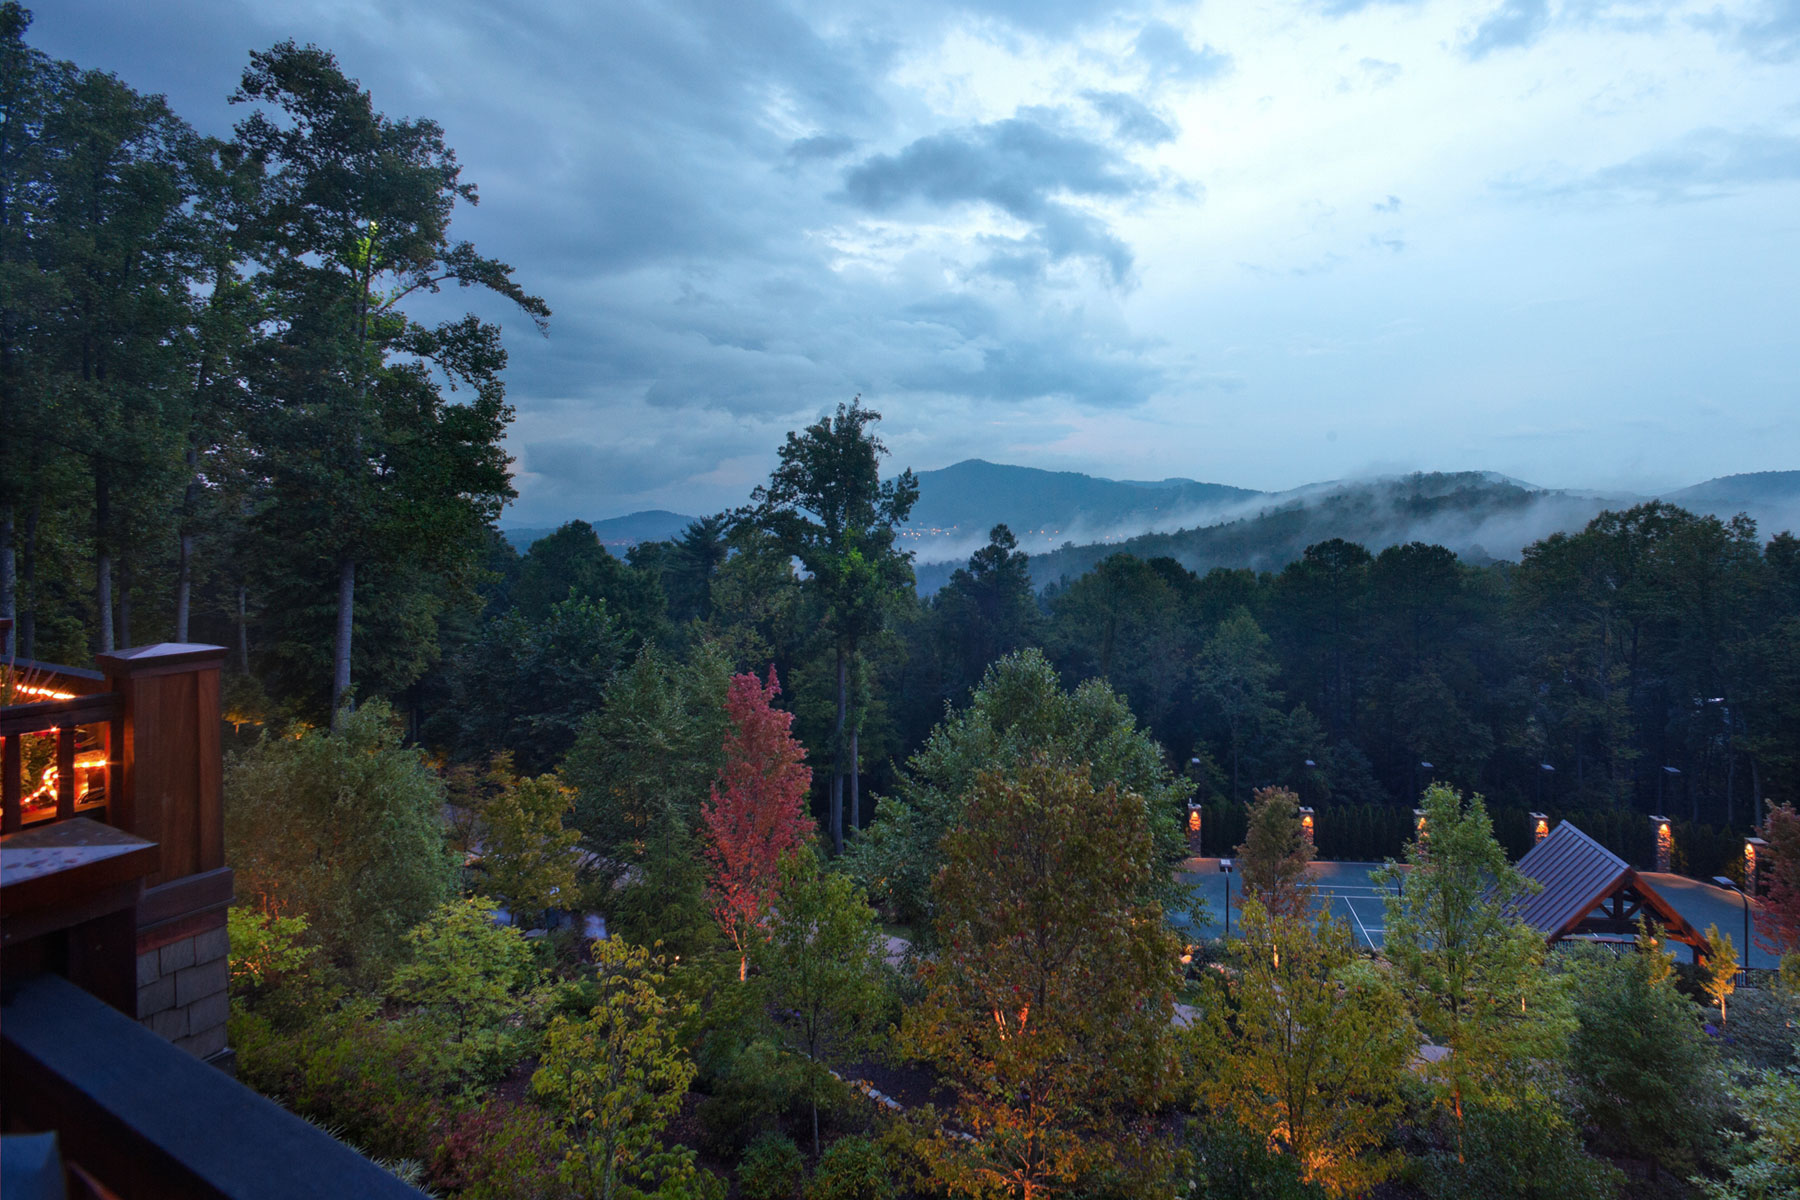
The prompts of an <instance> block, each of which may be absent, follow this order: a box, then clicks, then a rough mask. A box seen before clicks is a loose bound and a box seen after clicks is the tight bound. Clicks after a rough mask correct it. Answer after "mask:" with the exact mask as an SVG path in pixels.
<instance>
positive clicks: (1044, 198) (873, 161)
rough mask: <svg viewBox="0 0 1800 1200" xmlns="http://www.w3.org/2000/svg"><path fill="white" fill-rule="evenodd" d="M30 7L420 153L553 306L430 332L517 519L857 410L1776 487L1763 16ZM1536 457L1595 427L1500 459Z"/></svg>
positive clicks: (1660, 7)
mask: <svg viewBox="0 0 1800 1200" xmlns="http://www.w3.org/2000/svg"><path fill="white" fill-rule="evenodd" d="M40 8H41V11H39V13H38V20H37V24H36V26H35V27H34V29H33V32H32V35H31V36H32V40H33V41H34V43H35V44H37V45H39V46H40V47H41V48H43V49H44V50H46V51H47V52H49V53H51V54H53V55H56V56H58V57H65V58H71V59H74V60H76V61H77V62H79V63H81V64H82V65H84V66H94V67H99V68H102V69H106V70H111V71H115V72H117V73H118V74H120V75H121V77H123V78H124V79H125V80H126V81H127V82H129V83H131V84H132V85H133V86H135V87H138V88H139V89H141V90H146V91H160V92H165V93H167V94H168V95H169V98H170V102H171V104H172V105H173V106H174V107H175V109H176V110H177V111H178V112H180V113H181V114H182V115H184V116H185V117H187V118H188V119H189V120H190V121H192V122H193V123H194V124H195V125H196V126H197V127H198V128H200V129H201V130H202V131H203V132H207V133H215V134H229V132H230V128H231V123H232V122H233V121H234V120H236V119H238V118H239V117H241V115H242V112H241V110H238V109H233V108H231V107H230V106H228V105H227V104H226V103H225V97H226V96H227V95H229V94H230V92H231V90H232V88H233V87H234V85H235V83H236V81H237V76H238V74H239V73H240V72H241V70H242V69H243V66H244V64H245V62H246V60H247V52H248V51H249V50H250V49H252V48H261V47H266V46H268V45H271V44H272V43H274V42H276V41H278V40H280V39H283V38H289V37H292V38H296V39H298V40H299V41H301V42H308V41H311V42H316V43H318V44H319V45H322V46H325V47H327V48H329V49H331V50H332V51H333V52H335V53H336V54H337V55H338V57H339V59H340V60H341V62H342V64H343V66H344V68H345V70H346V72H347V73H348V74H350V75H352V76H355V77H357V78H358V79H360V80H361V82H362V84H363V85H364V86H365V87H367V88H368V89H370V91H371V93H372V95H373V97H374V101H375V103H376V105H377V107H378V108H380V109H382V110H383V111H385V112H387V113H390V114H393V115H396V116H400V115H406V116H429V117H431V118H433V119H435V120H437V121H438V122H440V123H441V124H442V125H443V126H444V129H445V134H446V139H447V140H448V142H449V144H450V145H452V146H453V147H455V149H456V151H457V154H458V157H459V159H460V160H461V161H462V163H463V164H464V166H465V178H466V179H468V180H469V181H471V182H474V183H475V184H477V185H478V186H479V188H480V191H481V205H480V207H479V208H475V209H465V210H462V211H459V213H458V214H457V217H456V220H455V227H454V228H455V232H456V234H457V235H458V236H461V237H468V238H470V239H471V240H473V241H474V242H475V243H476V244H477V245H478V246H479V247H481V249H482V250H483V251H484V252H485V253H488V254H492V255H496V256H498V257H500V258H502V259H504V260H506V261H508V262H511V263H513V264H514V265H515V266H516V267H517V270H518V277H519V278H520V280H521V281H522V282H523V283H524V284H525V285H526V286H527V287H528V288H530V289H531V290H533V291H535V292H539V293H541V294H543V295H544V296H545V298H546V299H547V300H548V301H549V302H550V304H551V306H552V307H553V309H554V310H555V315H554V317H553V319H552V322H551V331H550V336H549V337H548V338H547V339H543V338H538V337H537V336H536V335H535V333H534V332H533V331H532V330H531V329H530V327H529V325H528V324H527V323H525V322H521V321H519V320H518V319H517V316H516V314H515V313H511V312H509V311H507V309H506V308H505V306H504V305H502V304H497V303H491V302H489V301H488V300H486V299H483V298H480V297H471V295H470V294H469V293H462V292H457V293H450V294H445V295H442V296H436V297H427V298H423V299H421V300H420V301H418V305H417V307H418V309H419V310H420V312H421V315H424V316H428V317H429V316H436V315H446V316H447V315H451V314H453V313H455V312H457V311H459V308H460V306H463V305H467V304H469V303H471V302H473V303H475V304H476V305H477V306H478V309H479V311H481V312H482V313H483V315H484V316H487V317H489V318H491V319H495V320H498V321H500V322H502V324H504V325H505V326H506V332H507V347H508V351H509V354H510V355H511V366H510V369H509V374H508V378H509V389H510V396H511V399H512V401H513V403H514V404H515V406H516V408H517V414H518V415H517V420H516V422H515V425H514V427H513V432H512V435H511V438H510V447H511V452H512V453H513V454H514V455H515V457H516V459H517V464H516V469H517V471H518V479H517V485H518V488H519V491H520V500H519V502H518V504H517V505H516V506H515V508H514V510H513V511H512V513H511V514H509V517H508V519H509V520H511V521H514V522H518V523H524V524H544V523H547V522H549V521H553V520H558V519H562V518H565V517H570V516H586V517H604V516H608V515H613V514H616V513H619V512H623V511H629V510H630V509H633V508H645V507H664V508H676V509H680V510H682V511H701V510H714V509H717V508H721V507H724V506H726V505H729V504H734V503H738V502H741V501H742V499H743V497H744V495H745V494H746V493H747V492H748V490H749V488H750V487H751V486H753V485H754V484H755V483H756V482H757V481H758V480H759V479H761V478H765V477H766V475H767V472H768V469H769V467H770V465H771V463H772V461H773V457H774V451H775V448H776V447H777V446H778V445H779V444H780V441H781V437H782V435H783V433H785V432H786V431H787V430H789V429H794V428H798V427H799V426H800V425H802V424H804V423H806V422H808V421H811V420H813V419H814V418H816V416H817V415H818V414H819V413H820V412H821V411H823V410H825V409H826V408H828V407H829V406H831V405H833V404H835V403H837V402H839V401H842V400H846V399H848V398H849V397H850V396H852V395H854V394H857V393H861V394H862V395H864V396H865V398H867V399H868V400H869V401H870V402H871V403H873V404H874V405H876V406H877V407H879V408H881V409H882V411H883V412H884V413H885V414H886V420H885V422H884V426H883V433H884V436H885V437H886V439H887V441H888V443H889V445H890V446H891V447H893V448H894V451H895V454H896V458H897V459H899V460H900V462H898V463H896V465H913V466H916V467H920V468H930V467H936V466H942V465H945V464H947V463H949V462H952V461H955V460H957V459H959V458H964V457H969V456H972V455H980V456H982V457H987V458H995V459H1003V460H1010V461H1016V462H1026V463H1031V464H1033V465H1041V466H1052V467H1059V468H1074V469H1080V470H1089V471H1094V472H1097V473H1101V474H1108V475H1112V476H1116V477H1127V478H1143V477H1152V478H1154V477H1161V476H1167V475H1185V476H1193V477H1201V478H1212V479H1218V480H1221V481H1223V482H1230V483H1237V484H1242V485H1246V486H1251V487H1258V488H1279V487H1285V486H1290V485H1293V484H1297V483H1301V482H1305V481H1306V480H1309V479H1318V478H1330V477H1334V476H1341V475H1347V474H1351V473H1355V472H1357V471H1360V470H1363V469H1366V468H1368V467H1369V466H1370V465H1371V464H1380V465H1383V466H1385V467H1387V468H1389V469H1402V468H1411V467H1426V468H1442V469H1455V468H1493V469H1499V470H1504V471H1507V472H1509V473H1512V474H1517V475H1524V476H1530V477H1532V478H1534V479H1537V480H1540V481H1542V482H1544V483H1548V484H1564V485H1585V484H1592V485H1594V486H1600V485H1605V484H1618V483H1628V484H1633V485H1636V484H1638V483H1640V482H1641V483H1642V485H1643V488H1644V490H1652V488H1653V486H1654V485H1656V484H1658V483H1673V482H1690V481H1691V480H1692V479H1694V478H1700V477H1703V476H1705V475H1708V474H1722V473H1726V472H1727V471H1730V470H1748V469H1755V468H1758V467H1763V468H1773V467H1782V466H1791V465H1792V461H1791V460H1792V459H1794V458H1797V457H1800V442H1797V441H1796V437H1797V436H1800V435H1796V434H1795V432H1794V430H1793V424H1792V422H1791V420H1789V419H1788V418H1787V415H1786V410H1785V407H1784V405H1786V404H1787V403H1789V401H1790V398H1789V396H1788V393H1787V387H1788V384H1787V381H1789V380H1791V379H1792V378H1793V375H1794V373H1795V371H1796V369H1800V362H1796V355H1797V353H1800V351H1796V350H1795V348H1794V346H1793V343H1792V339H1791V338H1787V337H1785V335H1784V334H1782V333H1781V332H1780V331H1779V330H1778V329H1776V328H1775V327H1774V325H1773V324H1772V322H1774V318H1773V317H1771V316H1770V310H1771V308H1772V306H1771V305H1769V304H1768V301H1767V296H1768V295H1769V294H1770V289H1772V288H1777V287H1780V286H1785V284H1784V283H1783V282H1782V281H1785V280H1791V278H1792V276H1793V274H1794V273H1795V271H1796V270H1800V261H1796V260H1797V257H1800V256H1797V254H1796V249H1795V239H1794V238H1793V236H1792V231H1791V223H1792V222H1791V216H1790V215H1788V214H1790V213H1791V211H1792V201H1793V198H1794V188H1795V186H1796V181H1797V180H1800V114H1796V112H1795V110H1794V109H1793V107H1792V88H1791V77H1790V76H1789V74H1788V73H1787V70H1788V69H1787V67H1786V65H1785V64H1788V63H1791V61H1792V60H1793V58H1794V57H1795V55H1796V52H1797V51H1800V3H1796V2H1795V0H1770V2H1765V0H1725V2H1724V3H1723V4H1722V5H1719V4H1716V3H1715V0H1669V2H1668V3H1662V2H1661V0H1654V2H1652V0H1644V2H1639V0H1562V2H1560V3H1555V4H1546V3H1543V2H1541V0H1312V2H1311V3H1309V4H1306V5H1302V6H1286V5H1282V6H1268V7H1264V8H1258V7H1256V6H1248V5H1204V6H1198V7H1196V6H1191V5H1179V4H1177V5H1161V4H1159V5H1155V6H1151V5H1148V4H1144V3H1135V2H1133V3H1120V4H1092V3H1087V2H1085V0H1048V2H1046V0H1035V2H1032V3H1026V2H1025V0H926V2H924V3H917V2H914V3H902V2H901V0H869V2H867V3H861V4H858V5H855V6H842V5H828V4H824V3H822V2H819V0H794V2H792V3H786V2H780V0H742V2H740V3H735V4H709V3H700V2H698V0H695V2H681V0H620V2H618V3H614V4H608V5H605V6H599V5H591V4H580V3H574V2H573V0H567V2H558V3H542V4H536V5H529V6H523V7H518V6H513V7H504V6H502V7H496V6H493V5H489V4H483V3H478V2H477V0H392V2H391V3H387V4H383V5H379V6H374V7H371V6H369V5H367V4H362V3H352V2H351V0H314V2H313V3H310V4H308V5H305V6H275V5H266V4H258V3H252V2H251V0H181V2H180V3H177V4H174V5H172V6H148V5H128V4H124V3H121V2H120V0H59V3H57V4H56V5H42V6H40ZM1671 130H1675V131H1679V130H1691V131H1693V132H1690V133H1686V134H1683V135H1681V136H1678V137H1673V138H1672V136H1671V134H1670V132H1669V131H1671ZM1401 196H1404V197H1405V201H1406V202H1405V205H1404V207H1402V206H1401V204H1400V202H1399V201H1398V199H1396V197H1401ZM1521 198H1529V199H1530V200H1531V201H1532V203H1530V204H1521V203H1518V201H1519V200H1520V199H1521ZM1699 201H1706V203H1698V202H1699ZM1676 202H1680V203H1676ZM1598 203H1604V204H1605V205H1606V206H1607V212H1608V217H1607V218H1606V224H1605V226H1604V227H1599V226H1596V224H1595V217H1594V216H1593V212H1594V209H1595V207H1596V205H1597V204H1598ZM1402 246H1404V247H1405V253H1403V254H1402V253H1396V251H1398V250H1399V249H1400V248H1401V247H1402ZM1698 297H1705V303H1704V304H1702V303H1701V301H1700V300H1699V299H1698ZM1641 330H1655V331H1657V333H1656V334H1655V336H1653V337H1650V338H1648V340H1642V341H1633V340H1632V339H1634V338H1640V337H1642V336H1643V335H1641V334H1640V331H1641ZM1626 347H1629V349H1625V348H1626ZM1577 418H1578V419H1577ZM1541 428H1574V429H1578V430H1579V432H1577V433H1573V434H1568V435H1565V436H1562V437H1560V438H1554V439H1537V440H1529V439H1527V440H1521V439H1516V438H1509V436H1508V431H1514V430H1519V429H1541ZM1696 454H1707V455H1710V456H1711V457H1710V458H1707V459H1706V460H1705V461H1704V462H1700V461H1692V462H1682V463H1678V464H1677V463H1671V462H1670V461H1669V460H1670V459H1671V458H1673V457H1680V456H1691V455H1696ZM1746 455H1750V456H1751V457H1750V458H1746V457H1745V456H1746ZM1771 455H1773V456H1774V457H1773V458H1770V457H1768V456H1771ZM1559 456H1560V457H1559ZM1757 456H1761V457H1757ZM1784 457H1785V459H1787V460H1789V461H1783V459H1784ZM1596 464H1599V466H1598V472H1599V473H1600V474H1601V475H1602V476H1603V477H1602V478H1593V477H1592V476H1591V473H1592V472H1594V471H1595V470H1596ZM1659 464H1660V465H1659ZM1658 471H1661V472H1662V476H1659V477H1658V478H1651V479H1643V480H1639V479H1637V478H1635V476H1638V475H1642V474H1644V473H1646V472H1648V473H1649V474H1651V475H1655V474H1656V473H1657V472H1658Z"/></svg>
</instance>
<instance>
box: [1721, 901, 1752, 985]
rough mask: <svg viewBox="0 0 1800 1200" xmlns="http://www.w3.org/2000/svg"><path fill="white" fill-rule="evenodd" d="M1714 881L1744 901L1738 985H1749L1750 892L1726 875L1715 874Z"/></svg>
mask: <svg viewBox="0 0 1800 1200" xmlns="http://www.w3.org/2000/svg"><path fill="white" fill-rule="evenodd" d="M1713 882H1714V883H1716V884H1718V885H1719V886H1720V887H1722V888H1729V889H1731V890H1732V891H1734V892H1736V893H1737V894H1738V897H1739V898H1740V899H1741V900H1743V902H1744V957H1743V959H1742V960H1741V962H1742V965H1741V966H1739V967H1738V985H1739V986H1740V987H1748V986H1749V984H1750V893H1749V892H1746V891H1745V890H1744V889H1743V888H1741V887H1739V886H1738V885H1737V884H1735V883H1733V882H1732V881H1731V880H1730V879H1729V878H1728V877H1726V876H1724V875H1714V876H1713Z"/></svg>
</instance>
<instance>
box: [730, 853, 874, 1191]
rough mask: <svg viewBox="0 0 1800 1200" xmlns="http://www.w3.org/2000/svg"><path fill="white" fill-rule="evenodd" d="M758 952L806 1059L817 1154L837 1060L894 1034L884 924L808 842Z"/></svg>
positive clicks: (787, 863)
mask: <svg viewBox="0 0 1800 1200" xmlns="http://www.w3.org/2000/svg"><path fill="white" fill-rule="evenodd" d="M753 954H754V957H755V961H756V963H757V965H758V967H759V968H760V969H761V972H762V978H763V987H764V996H765V998H766V1000H767V1002H768V1006H769V1010H770V1012H771V1014H772V1015H773V1017H774V1023H775V1028H776V1029H777V1030H778V1031H779V1033H780V1035H781V1038H782V1040H783V1041H784V1042H786V1044H787V1045H788V1046H789V1047H790V1048H791V1049H793V1050H796V1051H798V1052H799V1053H800V1054H801V1055H803V1056H804V1057H805V1059H806V1068H807V1072H806V1078H805V1081H804V1083H803V1084H802V1091H803V1092H804V1093H805V1095H806V1098H807V1102H808V1104H809V1105H810V1106H811V1109H812V1135H813V1154H814V1155H817V1154H818V1153H819V1101H820V1100H822V1099H823V1098H825V1097H826V1096H827V1095H829V1094H830V1090H831V1088H832V1087H833V1086H834V1085H833V1081H832V1078H831V1073H830V1068H831V1063H832V1062H833V1061H837V1062H843V1061H844V1060H845V1058H846V1056H849V1055H853V1054H858V1053H861V1052H862V1051H865V1050H867V1049H869V1048H870V1047H871V1046H873V1045H874V1044H875V1043H876V1042H877V1041H878V1040H879V1038H880V1035H882V1034H884V1033H885V1032H887V1030H886V1028H885V1025H884V1024H883V1022H882V1016H883V1014H884V1012H885V1009H886V994H885V992H884V991H883V989H882V986H881V929H880V927H879V926H878V925H876V923H875V914H874V912H873V911H872V910H871V909H870V908H869V905H868V902H867V901H866V900H865V899H864V898H863V895H862V892H861V890H860V889H858V888H857V887H856V885H855V884H854V883H852V882H851V881H850V879H849V878H848V877H847V876H845V875H843V874H841V873H839V872H835V871H825V870H822V869H821V868H820V866H819V860H818V856H817V855H816V854H814V852H813V851H812V849H811V848H810V847H802V848H801V849H799V850H797V851H796V852H794V853H793V854H790V855H789V856H788V857H787V858H786V859H785V860H784V862H783V865H782V872H781V881H780V899H779V901H778V902H777V905H776V909H775V912H774V913H773V915H772V916H771V918H770V921H769V928H768V937H767V939H766V940H763V941H759V942H757V943H755V946H754V949H753Z"/></svg>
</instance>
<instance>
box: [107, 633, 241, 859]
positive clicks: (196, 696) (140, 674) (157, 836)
mask: <svg viewBox="0 0 1800 1200" xmlns="http://www.w3.org/2000/svg"><path fill="white" fill-rule="evenodd" d="M224 661H225V648H224V647H223V646H201V645H194V644H191V643H185V642H163V643H159V644H157V645H154V646H139V647H134V648H131V649H127V650H120V651H117V652H116V653H113V654H102V655H100V656H99V658H98V662H99V665H100V669H101V670H102V671H104V672H106V677H107V682H108V683H109V684H110V685H111V688H112V690H113V691H115V692H118V693H120V694H121V696H122V697H123V698H124V719H123V721H122V722H121V724H122V725H123V727H124V728H123V733H124V737H123V739H121V740H122V741H123V745H119V744H117V743H116V742H115V744H114V746H113V747H112V757H113V759H114V761H115V762H116V764H117V766H116V768H115V773H116V774H117V775H119V776H122V778H121V779H120V780H119V781H118V783H119V787H118V790H117V792H116V793H115V794H110V795H108V797H107V809H108V812H107V816H108V818H109V823H110V824H112V825H114V826H116V827H117V828H120V829H126V830H129V831H131V832H132V833H135V834H137V835H138V836H139V837H143V838H148V839H149V840H151V841H153V842H156V843H157V844H158V845H160V846H161V847H162V866H161V868H160V869H159V870H158V871H157V873H156V874H155V875H153V876H151V877H150V879H148V880H147V881H146V882H147V884H148V885H149V886H150V887H152V888H154V887H156V886H157V885H159V884H163V883H167V882H169V881H171V880H177V879H182V878H184V877H186V876H189V875H196V874H200V873H202V872H207V871H215V870H218V869H219V868H222V867H223V866H224V865H225V823H224V815H225V801H224V791H223V781H222V779H221V770H220V767H221V763H222V758H221V749H222V747H221V746H220V733H219V726H220V716H219V667H220V664H222V663H223V662H224ZM115 805H116V807H115Z"/></svg>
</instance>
